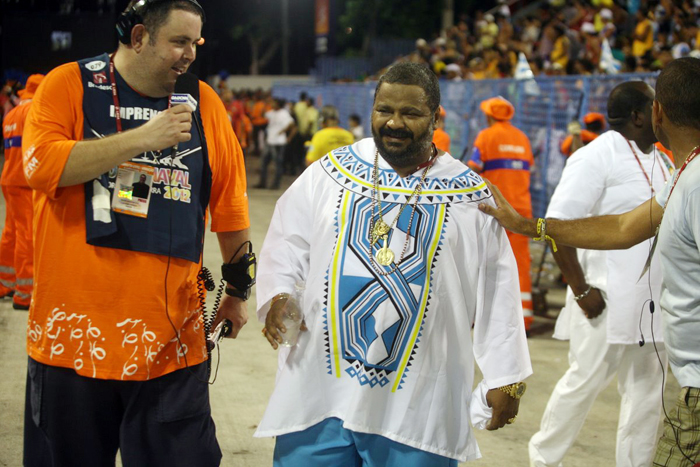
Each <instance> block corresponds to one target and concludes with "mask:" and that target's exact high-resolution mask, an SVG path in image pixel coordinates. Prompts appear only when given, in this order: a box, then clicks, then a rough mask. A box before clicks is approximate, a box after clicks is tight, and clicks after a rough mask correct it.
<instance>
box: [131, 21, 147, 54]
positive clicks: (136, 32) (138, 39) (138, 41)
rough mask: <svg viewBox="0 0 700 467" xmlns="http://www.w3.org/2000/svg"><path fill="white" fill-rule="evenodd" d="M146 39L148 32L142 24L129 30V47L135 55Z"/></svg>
mask: <svg viewBox="0 0 700 467" xmlns="http://www.w3.org/2000/svg"><path fill="white" fill-rule="evenodd" d="M148 38H149V36H148V31H146V26H144V25H143V24H137V25H135V26H134V27H133V28H132V29H131V47H132V48H133V49H134V51H135V52H136V53H139V52H141V50H142V49H143V46H144V45H145V44H146V42H147V41H148Z"/></svg>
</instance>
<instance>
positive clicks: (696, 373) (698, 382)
mask: <svg viewBox="0 0 700 467" xmlns="http://www.w3.org/2000/svg"><path fill="white" fill-rule="evenodd" d="M676 174H678V171H677V172H676ZM671 185H672V183H669V184H668V185H667V187H666V189H665V190H664V191H663V192H661V193H659V194H658V196H657V197H656V201H657V202H658V203H659V204H660V205H661V206H662V207H663V206H665V210H664V218H663V220H662V221H661V229H660V230H659V243H658V245H657V250H658V251H659V253H660V255H661V266H662V268H663V274H664V282H663V290H662V292H661V308H662V309H663V322H664V338H665V339H666V350H667V351H668V361H669V363H670V365H671V370H673V374H674V375H675V376H676V379H677V380H678V382H679V383H680V385H681V387H685V386H690V387H695V388H697V387H700V251H698V244H700V160H693V161H691V162H690V164H688V165H687V167H686V168H685V170H684V171H683V173H682V174H681V177H680V178H679V180H678V183H677V184H676V187H675V188H674V190H673V194H672V195H671V199H670V200H669V199H668V194H669V191H670V189H671Z"/></svg>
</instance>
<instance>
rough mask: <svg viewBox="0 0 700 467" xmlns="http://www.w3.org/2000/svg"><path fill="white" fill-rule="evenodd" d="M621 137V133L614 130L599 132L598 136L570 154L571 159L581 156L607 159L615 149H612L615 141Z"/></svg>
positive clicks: (577, 158) (612, 154)
mask: <svg viewBox="0 0 700 467" xmlns="http://www.w3.org/2000/svg"><path fill="white" fill-rule="evenodd" d="M621 137H622V135H620V133H618V132H616V131H614V130H609V131H606V132H605V133H603V134H601V135H600V136H598V137H597V138H595V139H594V140H593V141H591V142H590V143H588V144H586V145H585V146H583V147H582V148H580V149H579V150H578V151H576V152H575V153H574V154H573V155H572V156H571V160H574V161H576V160H579V159H582V158H586V159H591V158H605V159H609V158H610V157H612V156H614V154H615V151H614V150H613V149H614V146H615V143H616V142H617V140H618V139H620V138H621Z"/></svg>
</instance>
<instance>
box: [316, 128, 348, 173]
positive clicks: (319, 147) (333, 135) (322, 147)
mask: <svg viewBox="0 0 700 467" xmlns="http://www.w3.org/2000/svg"><path fill="white" fill-rule="evenodd" d="M354 142H355V137H354V136H353V135H352V133H350V132H349V131H348V130H344V129H343V128H340V127H337V126H334V127H329V128H324V129H323V130H320V131H319V132H318V133H316V134H315V135H314V136H313V138H311V145H310V146H309V151H308V152H307V153H306V162H307V163H308V164H311V163H312V162H315V161H317V160H319V159H320V158H322V157H323V156H325V155H326V154H328V153H329V152H331V151H332V150H333V149H337V148H341V147H343V146H349V145H351V144H352V143H354Z"/></svg>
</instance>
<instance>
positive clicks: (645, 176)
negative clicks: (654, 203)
mask: <svg viewBox="0 0 700 467" xmlns="http://www.w3.org/2000/svg"><path fill="white" fill-rule="evenodd" d="M625 141H627V144H628V145H629V147H630V150H631V151H632V154H633V155H634V158H635V159H637V164H639V168H640V169H642V173H643V174H644V178H646V179H647V183H648V184H649V188H650V189H651V193H652V195H653V194H655V193H656V190H654V186H653V185H652V184H651V179H650V178H649V175H647V171H646V170H644V166H643V165H642V161H641V160H639V156H638V155H637V151H635V150H634V146H632V143H631V142H630V140H628V139H627V138H625ZM654 157H659V155H658V153H657V152H656V146H654ZM660 163H661V164H663V160H661V161H660ZM661 173H662V174H663V176H664V183H666V172H664V171H663V170H662V171H661Z"/></svg>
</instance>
